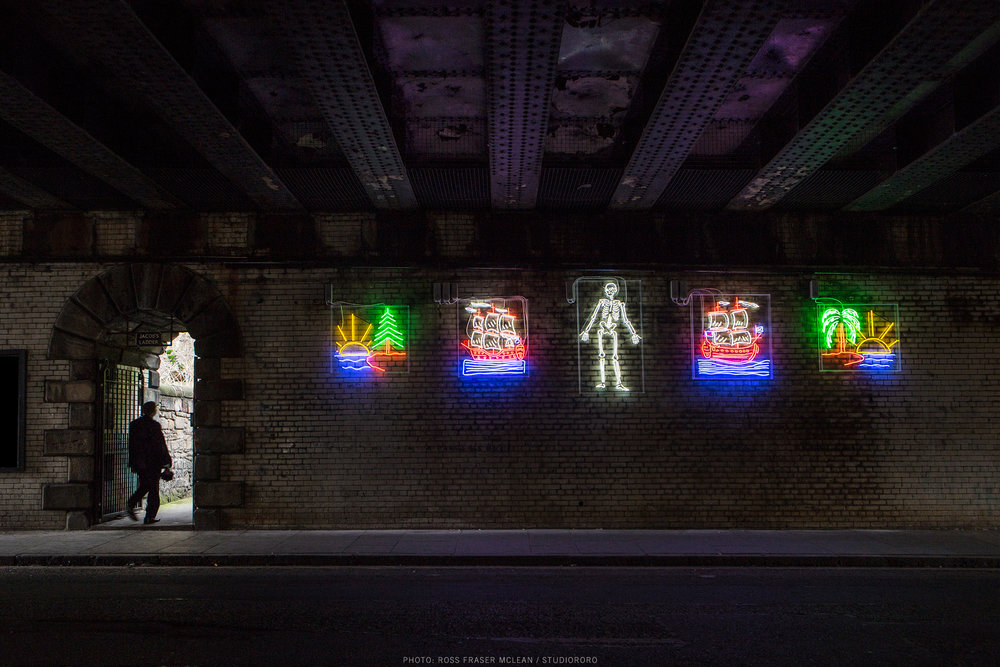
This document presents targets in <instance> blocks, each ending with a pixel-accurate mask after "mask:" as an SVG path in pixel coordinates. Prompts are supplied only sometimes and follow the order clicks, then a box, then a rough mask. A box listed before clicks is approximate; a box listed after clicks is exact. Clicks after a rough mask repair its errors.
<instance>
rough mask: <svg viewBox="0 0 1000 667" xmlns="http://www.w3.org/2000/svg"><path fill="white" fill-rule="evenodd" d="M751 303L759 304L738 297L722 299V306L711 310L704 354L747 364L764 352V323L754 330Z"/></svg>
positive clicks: (703, 348)
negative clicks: (762, 334)
mask: <svg viewBox="0 0 1000 667" xmlns="http://www.w3.org/2000/svg"><path fill="white" fill-rule="evenodd" d="M747 307H752V308H757V307H758V306H757V304H755V303H750V302H745V304H740V300H739V298H738V297H737V298H736V299H734V301H733V302H732V303H730V302H728V301H719V303H718V310H713V311H711V312H709V313H707V317H708V329H706V330H705V339H704V340H703V341H702V342H701V354H702V356H704V357H705V358H706V359H711V360H713V361H716V362H718V363H721V364H745V363H747V362H750V361H753V359H754V358H755V357H756V356H757V353H758V352H760V345H758V343H757V341H759V340H760V338H761V332H762V331H763V329H762V328H761V327H756V328H755V331H754V333H751V332H750V329H749V326H750V314H749V312H748V311H747Z"/></svg>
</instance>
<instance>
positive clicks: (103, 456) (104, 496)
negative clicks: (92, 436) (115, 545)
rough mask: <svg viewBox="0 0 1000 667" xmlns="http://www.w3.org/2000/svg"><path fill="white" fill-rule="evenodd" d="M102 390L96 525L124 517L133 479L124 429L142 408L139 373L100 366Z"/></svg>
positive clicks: (120, 368) (120, 367)
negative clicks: (98, 518)
mask: <svg viewBox="0 0 1000 667" xmlns="http://www.w3.org/2000/svg"><path fill="white" fill-rule="evenodd" d="M101 378H102V380H103V382H102V384H103V390H102V391H101V394H100V395H101V405H100V409H99V410H98V415H99V417H98V420H99V421H100V423H99V424H98V426H97V433H98V443H97V466H98V468H99V470H98V479H100V480H101V492H100V494H99V497H98V499H97V510H96V513H95V514H96V516H98V517H100V521H107V520H109V519H114V518H117V517H119V516H121V515H122V514H124V513H125V509H126V504H127V502H128V497H129V496H130V495H132V492H133V491H134V490H135V483H136V482H135V475H134V474H133V473H132V471H130V470H129V469H128V425H129V422H131V421H132V420H133V419H138V418H139V415H140V413H141V408H142V397H143V383H142V370H141V369H139V368H133V367H131V366H119V365H117V364H112V363H104V364H102V365H101Z"/></svg>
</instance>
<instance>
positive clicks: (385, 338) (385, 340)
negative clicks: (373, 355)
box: [372, 307, 405, 352]
mask: <svg viewBox="0 0 1000 667" xmlns="http://www.w3.org/2000/svg"><path fill="white" fill-rule="evenodd" d="M404 342H405V339H404V336H403V332H402V331H400V329H399V325H397V324H396V316H395V315H393V313H392V309H391V308H388V307H386V309H385V312H384V313H382V316H381V317H380V318H379V321H378V329H376V331H375V336H374V337H373V338H372V349H373V350H377V349H379V348H380V347H383V346H384V347H385V351H386V352H389V351H390V347H392V348H395V349H397V350H402V349H404V347H405V345H404Z"/></svg>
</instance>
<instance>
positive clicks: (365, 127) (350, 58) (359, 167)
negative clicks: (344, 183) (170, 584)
mask: <svg viewBox="0 0 1000 667" xmlns="http://www.w3.org/2000/svg"><path fill="white" fill-rule="evenodd" d="M268 11H269V14H270V16H271V17H272V19H273V20H275V21H277V22H279V24H280V25H281V26H282V28H283V31H284V34H285V39H286V40H287V41H288V43H289V44H290V45H291V47H292V48H293V49H294V51H295V54H296V56H297V57H298V59H299V65H300V67H301V68H302V71H303V74H304V75H305V80H306V81H308V83H309V86H310V89H311V91H312V94H313V98H314V100H315V102H316V104H317V105H318V106H319V108H320V110H321V111H322V113H323V117H324V118H325V119H326V123H327V125H328V126H329V128H330V131H331V133H332V134H333V136H334V137H335V138H336V139H337V143H338V144H339V146H340V148H341V150H342V151H343V152H344V155H345V156H346V158H347V162H348V164H350V165H351V168H352V169H353V170H354V172H355V174H357V177H358V180H359V181H361V184H362V186H363V187H364V189H365V192H366V193H367V195H368V197H369V199H370V200H371V202H372V204H373V205H374V206H375V207H376V208H379V209H390V210H393V209H396V210H405V209H413V208H416V207H417V198H416V196H415V195H414V194H413V185H412V184H411V182H410V178H409V175H408V174H407V173H406V167H405V165H404V164H403V158H402V155H401V154H400V152H399V147H398V146H397V145H396V140H395V138H394V137H393V134H392V128H391V127H390V125H389V120H388V118H386V115H385V109H383V107H382V102H381V101H380V100H379V96H378V90H377V89H376V87H375V81H374V79H373V78H372V74H371V71H370V69H369V67H368V63H367V61H366V60H365V54H364V51H363V49H362V47H361V42H360V41H359V39H358V35H357V33H356V32H355V29H354V23H353V22H352V21H351V15H350V12H349V11H348V9H347V6H346V4H345V3H344V2H343V0H294V1H292V2H282V3H271V4H270V6H269V10H268Z"/></svg>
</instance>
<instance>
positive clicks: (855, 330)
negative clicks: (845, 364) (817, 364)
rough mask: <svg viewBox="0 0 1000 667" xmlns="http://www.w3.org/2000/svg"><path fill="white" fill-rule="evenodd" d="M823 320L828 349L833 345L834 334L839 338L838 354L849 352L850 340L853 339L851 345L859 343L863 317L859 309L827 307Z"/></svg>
mask: <svg viewBox="0 0 1000 667" xmlns="http://www.w3.org/2000/svg"><path fill="white" fill-rule="evenodd" d="M822 322H823V337H824V339H825V340H826V347H827V349H830V348H832V347H833V339H834V336H836V338H837V352H836V354H844V353H846V352H847V341H848V340H850V341H851V345H855V344H857V342H858V334H860V333H861V317H860V316H859V315H858V311H856V310H854V309H853V308H844V309H843V310H838V309H836V308H827V309H826V310H825V311H824V312H823V318H822Z"/></svg>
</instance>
